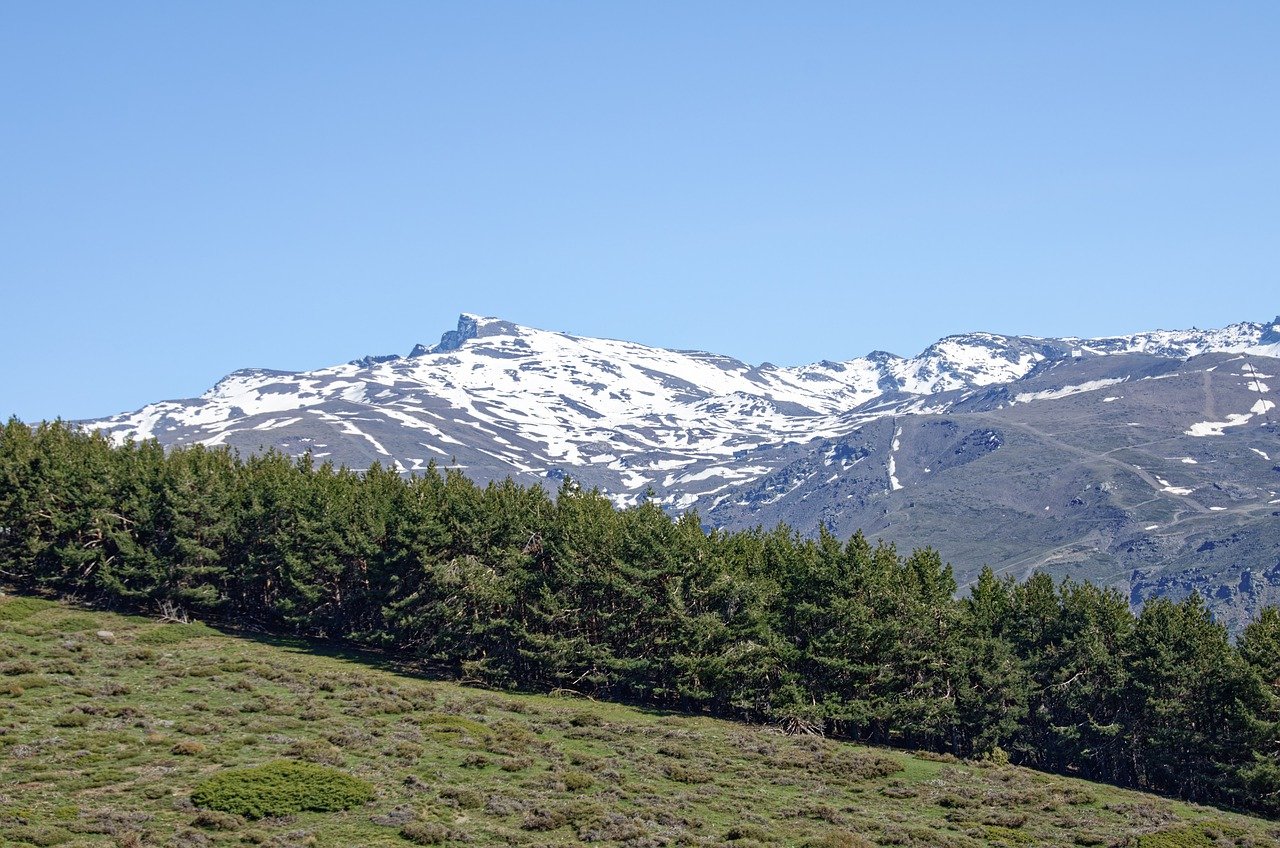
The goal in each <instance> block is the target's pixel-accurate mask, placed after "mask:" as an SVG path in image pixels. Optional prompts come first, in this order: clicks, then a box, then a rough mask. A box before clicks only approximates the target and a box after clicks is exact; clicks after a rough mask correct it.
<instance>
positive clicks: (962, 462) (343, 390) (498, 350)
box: [83, 315, 1280, 603]
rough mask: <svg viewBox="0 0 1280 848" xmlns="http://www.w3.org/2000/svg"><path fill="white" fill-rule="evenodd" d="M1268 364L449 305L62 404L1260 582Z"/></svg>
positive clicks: (1268, 508) (958, 552)
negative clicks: (767, 335) (338, 360)
mask: <svg viewBox="0 0 1280 848" xmlns="http://www.w3.org/2000/svg"><path fill="white" fill-rule="evenodd" d="M1277 369H1280V318H1277V319H1276V320H1275V321H1272V322H1266V323H1241V324H1234V325H1232V326H1229V327H1225V328H1222V329H1216V330H1195V329H1193V330H1184V331H1156V332H1147V333H1138V334H1135V335H1131V336H1118V337H1113V338H1102V339H1079V338H1062V339H1046V338H1035V337H1027V336H1005V335H998V334H993V333H969V334H964V335H956V336H949V337H947V338H944V339H941V340H939V341H938V342H936V343H934V344H932V345H930V346H929V347H928V348H927V349H925V350H924V351H923V352H921V353H920V354H919V355H918V356H915V357H912V358H903V357H900V356H896V355H894V354H890V353H884V352H879V351H877V352H873V353H871V354H868V355H866V356H863V357H859V358H855V359H849V360H844V361H827V360H824V361H822V362H817V363H814V364H811V365H802V366H798V367H778V366H774V365H771V364H768V363H765V364H761V365H749V364H747V363H744V362H740V361H738V360H736V359H732V358H730V357H726V356H720V355H716V354H712V353H704V352H699V351H679V350H665V349H660V348H654V347H648V346H645V345H642V344H638V343H635V342H627V341H616V340H610V339H597V338H587V337H581V336H573V335H568V334H565V333H557V332H549V331H546V330H539V329H534V328H530V327H523V326H519V325H516V324H513V323H510V322H507V321H503V320H500V319H496V318H483V317H480V316H476V315H463V316H462V317H461V318H460V319H459V320H458V325H457V328H456V329H453V330H450V331H448V332H446V333H444V335H443V337H442V338H441V340H440V342H439V343H437V344H434V345H429V346H428V345H423V344H419V345H417V346H415V347H414V348H413V349H412V351H411V352H410V353H409V354H408V355H405V356H369V357H364V358H362V359H358V360H355V361H352V362H348V363H346V364H342V365H335V366H332V367H329V368H321V369H318V370H314V371H305V372H297V373H294V372H284V371H271V370H264V369H246V370H242V371H237V372H234V373H232V374H230V375H228V376H227V377H226V378H224V379H223V380H221V381H220V382H219V383H218V384H217V385H215V386H214V387H213V388H211V389H210V390H209V391H207V392H206V393H205V394H203V395H201V396H200V397H199V398H194V399H190V400H179V401H165V402H160V403H155V404H151V405H149V406H147V407H144V408H143V409H140V410H138V411H136V412H132V413H126V414H122V415H116V416H113V417H111V418H105V419H100V420H96V421H89V422H83V423H84V424H85V426H87V427H90V428H94V429H98V430H101V431H103V432H104V433H107V434H109V435H110V436H111V437H112V438H115V439H120V440H124V439H145V438H156V439H158V440H159V441H160V442H161V443H163V444H166V445H186V444H196V443H199V444H205V445H228V446H232V447H235V448H236V449H239V450H241V451H255V450H260V449H266V448H272V447H274V448H277V449H279V450H282V451H284V452H286V453H290V454H295V455H302V454H304V453H310V454H311V455H312V456H313V457H315V458H317V459H320V460H329V461H333V462H335V463H343V464H346V465H349V466H352V467H367V466H369V465H371V464H372V463H374V462H380V463H382V464H384V465H392V466H394V467H396V468H398V469H399V470H401V471H405V472H412V471H416V470H420V469H423V468H425V467H426V465H427V464H428V463H429V462H431V461H433V460H434V461H435V462H436V464H437V465H439V466H442V467H457V468H460V469H462V470H463V471H464V472H465V473H467V474H469V475H471V476H473V477H475V478H478V479H482V480H483V479H495V478H503V477H506V476H513V477H516V478H517V479H519V480H522V481H523V482H526V483H529V482H548V481H552V482H551V485H552V486H553V487H554V486H555V485H556V483H555V482H554V481H556V480H558V479H559V478H562V477H564V476H565V475H571V476H573V477H574V478H575V479H577V480H579V481H580V482H582V483H583V484H585V485H588V486H599V487H600V488H601V489H602V490H604V491H606V492H607V493H608V494H609V495H610V497H612V498H613V499H614V500H615V502H617V503H619V504H628V503H634V502H636V501H638V500H639V499H640V498H643V497H646V496H650V494H649V493H652V497H655V498H656V499H658V500H659V501H660V502H662V503H665V504H667V505H669V506H670V507H672V508H675V509H684V508H688V507H691V506H692V507H696V508H698V509H699V511H700V512H701V513H702V515H703V517H704V520H707V521H709V522H711V523H715V524H718V525H721V526H731V527H741V526H751V525H755V524H758V523H766V524H770V523H773V522H775V521H778V520H785V521H787V522H789V523H791V524H792V525H793V526H796V527H797V528H798V529H800V530H802V531H807V530H811V529H813V528H815V527H816V526H817V525H818V524H825V525H826V526H828V527H831V528H833V529H837V530H838V531H840V532H851V531H852V530H854V529H859V528H861V529H864V530H867V531H869V532H874V533H876V534H877V535H880V536H882V537H884V538H889V539H899V540H901V541H903V542H904V543H911V544H934V545H937V546H938V547H939V548H941V549H942V550H943V551H944V553H945V554H947V555H948V556H949V557H952V558H953V560H954V561H955V562H956V566H957V573H958V574H959V575H960V576H961V577H962V578H964V577H965V576H966V575H970V574H972V573H973V571H974V570H975V569H977V568H979V567H980V566H981V565H982V564H983V563H984V562H988V563H991V564H992V565H1000V566H1001V567H1002V568H1005V569H1006V570H1010V571H1020V570H1026V569H1029V568H1034V567H1050V568H1058V569H1059V570H1066V571H1070V570H1071V568H1076V569H1077V571H1078V570H1080V569H1083V571H1084V572H1086V573H1088V574H1093V575H1094V576H1095V577H1097V578H1098V579H1104V578H1105V579H1106V580H1108V581H1111V582H1116V581H1117V580H1120V582H1123V583H1124V584H1125V585H1126V586H1128V587H1129V588H1130V590H1133V591H1137V590H1136V589H1135V588H1134V587H1141V586H1148V587H1150V586H1156V585H1157V584H1158V581H1156V582H1155V583H1153V582H1152V580H1149V579H1148V577H1150V576H1151V575H1150V574H1148V572H1151V573H1155V572H1152V569H1153V568H1154V569H1155V571H1158V572H1161V573H1164V572H1166V571H1167V569H1165V568H1164V566H1159V567H1156V566H1155V565H1152V563H1156V562H1168V561H1172V559H1176V557H1177V556H1182V555H1183V553H1185V552H1183V548H1186V546H1188V545H1191V546H1192V549H1190V550H1191V551H1192V553H1191V554H1187V555H1186V556H1184V557H1183V559H1184V560H1185V563H1186V564H1187V567H1188V568H1199V567H1202V566H1203V565H1204V564H1205V563H1208V562H1218V561H1219V560H1220V559H1221V560H1222V563H1225V562H1226V561H1227V560H1228V559H1231V557H1236V558H1237V559H1238V556H1239V553H1240V552H1242V551H1243V550H1245V548H1242V547H1241V543H1240V542H1239V539H1245V538H1247V539H1249V540H1251V541H1250V543H1249V544H1250V545H1253V547H1251V548H1249V550H1251V551H1253V552H1254V554H1256V555H1257V556H1258V557H1261V558H1262V559H1263V560H1267V559H1268V558H1270V561H1269V562H1263V563H1261V565H1264V566H1265V567H1267V568H1270V567H1271V565H1272V564H1274V565H1275V578H1276V579H1275V583H1276V584H1277V586H1280V532H1276V531H1275V528H1276V526H1277V525H1280V522H1276V521H1275V519H1274V516H1271V515H1270V513H1271V512H1277V511H1278V510H1277V506H1276V505H1277V504H1280V497H1278V496H1277V495H1276V493H1275V490H1277V489H1280V473H1277V472H1275V471H1272V468H1271V463H1272V458H1273V457H1274V458H1275V465H1276V468H1278V469H1280V441H1278V440H1277V435H1276V431H1275V429H1274V428H1273V427H1271V426H1269V425H1271V424H1272V423H1273V422H1274V420H1275V412H1274V410H1275V406H1276V402H1277V400H1280V399H1277V398H1276V392H1274V391H1273V390H1272V388H1271V385H1270V384H1277V385H1280V383H1277V380H1276V375H1280V370H1277ZM1269 382H1270V384H1269ZM1046 457H1048V458H1050V459H1046ZM1089 487H1094V488H1089ZM1099 487H1101V488H1099ZM1090 493H1092V494H1090ZM1224 493H1230V497H1228V496H1227V495H1226V494H1224ZM1095 496H1096V497H1095ZM1055 498H1056V500H1055ZM1041 500H1044V501H1046V502H1045V503H1044V504H1040V505H1039V506H1037V507H1035V508H1034V509H1033V508H1031V506H1030V504H1032V503H1037V504H1038V503H1039V501H1041ZM1263 519H1266V520H1265V521H1264V520H1263ZM1260 522H1261V523H1260ZM1224 528H1229V532H1227V536H1223V537H1222V538H1228V537H1230V535H1231V533H1234V534H1236V535H1235V537H1234V538H1236V540H1237V541H1235V542H1232V543H1231V545H1226V544H1225V543H1223V542H1222V540H1221V539H1220V538H1219V536H1221V535H1222V532H1226V530H1225V529H1224ZM1220 531H1222V532H1220ZM1215 534H1217V535H1215ZM1135 540H1136V541H1135ZM1205 545H1208V547H1204V546H1205ZM1246 547H1248V546H1246ZM1228 548H1231V549H1232V550H1234V551H1235V553H1231V554H1229V555H1228V554H1227V553H1224V551H1226V550H1227V549H1228ZM1196 549H1198V550H1196ZM1153 550H1158V551H1163V553H1161V554H1160V556H1156V555H1155V554H1152V553H1151V551H1153ZM1215 551H1217V553H1214V552H1215ZM1179 552H1183V553H1179ZM1273 554H1274V556H1273ZM1251 555H1253V554H1251ZM1144 556H1145V557H1146V559H1143V557H1144ZM1171 558H1172V559H1171ZM1232 561H1233V562H1234V561H1235V560H1232ZM1073 563H1074V565H1072V564H1073ZM1219 564H1220V565H1221V563H1219ZM1246 565H1247V566H1248V567H1249V568H1252V567H1253V565H1252V564H1244V563H1237V564H1236V565H1233V566H1228V565H1221V568H1219V566H1217V565H1215V566H1214V567H1213V568H1212V569H1210V572H1205V573H1201V574H1199V575H1198V576H1195V577H1188V578H1186V579H1185V580H1184V579H1182V578H1179V580H1181V582H1177V583H1176V585H1175V584H1171V585H1165V584H1159V585H1158V587H1157V589H1152V590H1151V591H1162V592H1163V591H1167V592H1176V591H1182V590H1184V589H1186V588H1187V587H1188V586H1193V585H1194V586H1199V587H1201V588H1202V589H1204V590H1205V591H1219V590H1220V588H1221V587H1220V586H1217V585H1215V584H1213V582H1212V580H1210V577H1209V576H1206V574H1209V575H1210V576H1211V575H1212V574H1218V573H1219V572H1221V571H1222V569H1224V568H1225V569H1227V570H1228V571H1229V570H1230V568H1235V569H1236V570H1235V571H1234V572H1232V573H1233V574H1235V575H1236V577H1233V578H1232V579H1233V580H1234V579H1237V578H1238V577H1239V574H1240V573H1243V572H1241V571H1240V569H1241V568H1245V567H1246ZM1161 569H1164V571H1161ZM1214 569H1217V570H1214ZM1104 571H1105V572H1107V573H1106V574H1105V575H1102V574H1101V572H1104ZM1268 573H1269V572H1268ZM1117 574H1118V575H1120V578H1117V577H1116V575H1117ZM1144 575H1146V576H1144ZM1166 576H1167V575H1166ZM1121 578H1123V579H1121ZM1153 579H1154V578H1153ZM1162 579H1163V578H1162ZM1214 579H1216V578H1214ZM1268 580H1270V578H1267V580H1261V581H1259V580H1254V581H1253V582H1252V583H1251V584H1250V585H1251V586H1255V587H1256V586H1258V585H1270V584H1269V583H1268V582H1267V581H1268ZM1144 581H1146V582H1145V583H1144ZM1160 587H1163V588H1160ZM1144 591H1145V590H1144ZM1277 591H1280V589H1278V590H1277ZM1231 592H1236V594H1238V592H1237V590H1236V589H1232V590H1231ZM1255 594H1256V592H1255ZM1141 596H1142V593H1141V592H1138V595H1136V596H1135V599H1136V600H1140V599H1141ZM1231 597H1232V598H1235V597H1236V595H1234V594H1233V595H1232V596H1231ZM1230 602H1231V603H1235V601H1230Z"/></svg>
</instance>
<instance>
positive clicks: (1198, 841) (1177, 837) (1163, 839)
mask: <svg viewBox="0 0 1280 848" xmlns="http://www.w3.org/2000/svg"><path fill="white" fill-rule="evenodd" d="M1236 836H1240V833H1239V832H1238V831H1235V829H1234V828H1230V827H1227V828H1223V827H1218V826H1213V825H1195V826H1190V827H1178V828H1172V829H1170V830H1162V831H1158V832H1156V833H1149V834H1146V835H1144V836H1140V837H1138V838H1137V839H1135V840H1134V841H1133V845H1134V848H1215V846H1218V845H1222V844H1224V843H1223V842H1220V841H1219V837H1224V838H1231V839H1232V842H1231V844H1238V843H1235V842H1234V837H1236Z"/></svg>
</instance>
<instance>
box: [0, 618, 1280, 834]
mask: <svg viewBox="0 0 1280 848" xmlns="http://www.w3.org/2000/svg"><path fill="white" fill-rule="evenodd" d="M264 766H265V767H267V771H268V772H270V771H271V770H272V769H274V770H275V772H274V773H273V774H275V777H273V778H271V779H275V780H277V781H278V782H281V785H282V786H283V791H292V790H293V789H296V788H297V786H298V785H300V784H301V782H305V781H306V780H309V779H310V777H309V775H312V774H314V775H315V776H316V779H317V780H320V781H321V782H324V781H328V782H327V783H323V792H324V793H328V794H326V795H325V798H326V799H327V800H326V802H325V803H328V804H329V805H330V806H333V807H338V809H328V810H325V811H322V810H315V809H301V810H299V811H296V812H286V813H279V812H273V811H271V810H270V809H267V808H263V807H260V806H254V804H253V803H252V802H251V801H252V799H251V800H250V801H245V797H244V795H243V792H241V790H243V789H244V786H243V785H240V784H238V783H237V781H241V780H242V773H241V772H239V771H237V770H238V769H251V768H258V769H259V771H258V772H254V774H258V773H261V772H262V769H260V768H259V767H264ZM312 767H314V768H312ZM351 778H354V780H351ZM238 792H240V793H241V794H237V793H238ZM193 798H194V800H193ZM196 801H200V802H201V804H202V806H197V804H196ZM237 805H239V806H237ZM321 806H323V804H322V805H321ZM217 807H221V809H219V808H217ZM341 807H345V809H341ZM462 844H469V845H472V846H477V848H480V846H490V845H511V846H530V848H532V846H559V845H582V844H604V845H624V846H632V847H633V848H649V847H650V846H653V848H657V846H667V845H670V846H681V845H689V846H711V845H733V846H737V848H756V847H757V846H812V848H860V846H882V845H902V846H944V848H945V846H955V848H961V847H962V846H963V847H965V848H968V846H983V845H1005V846H1055V845H1083V846H1090V845H1092V846H1137V847H1138V848H1197V847H1198V846H1269V845H1280V825H1278V824H1277V823H1275V822H1269V821H1265V820H1261V819H1256V818H1250V817H1246V816H1241V815H1236V814H1233V813H1229V812H1225V811H1221V810H1216V809H1211V808H1204V807H1197V806H1193V805H1188V804H1184V803H1180V802H1176V801H1170V800H1167V799H1162V798H1158V797H1154V796H1151V795H1145V794H1141V793H1135V792H1129V791H1126V790H1121V789H1117V788H1114V787H1109V786H1103V785H1099V784H1091V783H1086V782H1083V781H1079V780H1073V779H1069V778H1063V777H1058V776H1053V775H1046V774H1041V773H1037V772H1033V771H1029V770H1026V769H1021V768H1014V767H1010V766H1003V765H999V764H995V763H974V762H960V761H954V760H951V761H948V758H945V757H939V756H937V755H929V756H922V757H921V756H913V755H911V754H908V753H904V752H901V751H892V750H883V749H872V748H865V747H860V746H856V745H850V744H845V743H840V742H834V741H831V740H827V739H823V738H819V737H815V736H788V735H784V734H782V733H780V732H778V731H776V730H775V729H771V728H767V727H754V726H748V725H743V724H736V723H732V722H725V721H719V720H714V719H709V718H701V717H691V716H680V715H670V714H663V713H657V712H653V711H645V710H639V709H634V708H630V707H625V706H620V705H616V704H609V703H597V702H593V701H589V700H585V699H581V698H576V697H549V696H541V695H523V694H513V693H508V692H494V691H489V690H484V689H476V688H468V687H467V686H463V685H458V684H456V683H450V682H439V681H432V680H427V679H423V678H421V677H416V676H413V675H411V674H408V673H404V672H403V671H399V670H397V668H396V667H395V665H394V663H393V662H391V660H390V659H389V658H386V657H380V656H372V655H344V654H340V653H338V652H335V651H330V650H327V649H325V648H324V647H323V646H317V645H313V644H309V643H306V642H303V641H291V640H279V639H269V638H245V637H238V636H235V635H228V634H223V633H221V632H219V631H217V630H214V629H212V628H209V627H206V626H204V625H202V624H178V623H165V622H159V621H154V620H151V619H147V618H141V617H131V616H122V615H116V614H112V613H106V612H99V611H93V610H85V609H81V608H76V607H72V606H67V605H63V604H59V603H54V602H51V601H46V600H37V599H32V598H23V597H12V596H9V597H4V598H0V845H5V846H9V845H13V846H28V845H33V846H47V845H65V846H82V845H83V846H90V845H94V846H119V848H132V846H152V845H155V846H178V848H206V846H231V845H261V846H279V848H285V846H412V845H462Z"/></svg>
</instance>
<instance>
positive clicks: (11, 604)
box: [0, 597, 56, 621]
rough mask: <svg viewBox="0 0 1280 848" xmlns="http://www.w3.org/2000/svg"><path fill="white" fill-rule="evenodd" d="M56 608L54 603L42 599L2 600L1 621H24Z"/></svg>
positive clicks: (11, 598)
mask: <svg viewBox="0 0 1280 848" xmlns="http://www.w3.org/2000/svg"><path fill="white" fill-rule="evenodd" d="M54 606H56V604H55V603H54V602H53V601H46V600H42V599H40V598H13V597H6V598H0V621H23V620H25V619H28V618H30V617H31V616H33V615H35V614H36V613H38V612H41V611H42V610H46V609H49V608H50V607H54Z"/></svg>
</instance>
